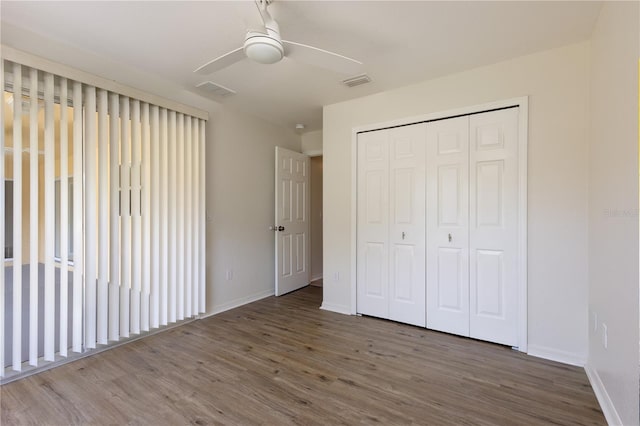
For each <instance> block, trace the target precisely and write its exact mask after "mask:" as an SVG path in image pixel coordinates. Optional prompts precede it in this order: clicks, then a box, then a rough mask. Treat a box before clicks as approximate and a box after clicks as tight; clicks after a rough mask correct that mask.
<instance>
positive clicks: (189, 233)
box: [184, 117, 193, 318]
mask: <svg viewBox="0 0 640 426" xmlns="http://www.w3.org/2000/svg"><path fill="white" fill-rule="evenodd" d="M184 127H185V138H184V145H185V147H184V157H185V159H184V166H185V181H184V183H185V185H184V193H185V202H184V208H185V219H184V222H185V231H184V235H185V249H184V259H185V261H184V269H185V279H184V282H185V285H184V287H185V295H184V298H185V299H184V316H185V317H187V318H188V317H190V316H191V315H192V313H191V302H192V300H193V295H192V294H191V290H192V286H191V280H192V274H191V265H192V262H191V256H192V253H191V247H192V245H191V240H192V238H193V229H192V227H191V217H192V215H191V210H192V204H191V202H192V201H191V188H192V187H193V186H192V182H191V177H192V176H193V175H192V173H191V168H192V165H191V145H192V137H193V135H192V129H193V126H192V119H191V117H186V120H185V124H184Z"/></svg>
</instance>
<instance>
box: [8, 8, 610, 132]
mask: <svg viewBox="0 0 640 426" xmlns="http://www.w3.org/2000/svg"><path fill="white" fill-rule="evenodd" d="M600 7H601V3H600V2H591V1H586V2H582V1H568V2H559V1H541V2H520V1H515V2H476V1H470V2H466V1H460V2H421V1H414V2H400V1H374V2H369V1H284V0H276V1H275V2H274V3H273V4H272V5H271V6H270V9H269V10H270V12H271V14H272V15H273V17H274V18H275V19H276V20H277V21H278V23H279V24H280V29H281V34H282V37H283V38H284V39H287V40H293V41H297V42H301V43H305V44H310V45H314V46H317V47H321V48H323V49H326V50H331V51H335V52H338V53H340V54H342V55H345V56H349V57H353V58H356V59H358V60H360V61H361V62H363V63H364V68H363V70H364V71H365V72H366V73H367V74H368V75H370V76H371V78H372V79H373V82H372V83H369V84H366V85H363V86H359V87H355V88H347V87H346V86H344V85H342V84H341V81H342V80H343V79H344V78H346V77H348V76H344V75H340V74H337V73H333V72H330V71H325V70H322V69H319V68H315V67H312V66H308V65H305V64H302V63H298V62H295V61H293V60H290V59H286V58H285V60H283V61H282V62H280V63H277V64H273V65H261V64H256V63H252V62H250V61H249V60H244V61H241V62H239V63H236V64H234V65H232V66H230V67H228V68H226V69H223V70H220V71H218V72H216V73H214V74H211V75H210V76H200V75H197V74H194V73H193V70H194V69H196V68H197V67H198V66H200V65H202V64H203V63H205V62H207V61H209V60H211V59H213V58H215V57H217V56H220V55H222V54H224V53H226V52H227V51H230V50H232V49H234V48H237V47H240V46H241V45H242V42H243V40H244V34H245V30H246V29H247V28H250V27H253V28H257V27H258V26H259V22H260V21H259V15H258V13H257V10H256V7H255V5H254V4H253V1H233V2H229V1H227V2H222V1H194V2H187V1H165V2H132V1H128V2H120V1H111V2H56V1H46V2H12V1H2V2H1V4H0V8H1V9H0V13H1V20H2V23H9V24H10V25H11V26H14V27H18V28H23V29H27V30H29V31H31V32H34V33H37V34H39V35H41V36H44V37H47V38H49V39H53V40H56V41H57V42H60V43H63V44H67V45H70V46H72V47H75V48H78V49H82V50H85V51H89V52H92V53H94V54H97V55H100V56H101V57H104V58H106V59H109V60H110V61H113V62H117V63H121V64H126V65H127V66H129V67H133V68H137V69H139V70H141V71H145V72H147V73H153V74H155V75H158V76H160V77H162V78H164V79H166V80H169V81H171V82H173V83H175V84H176V85H178V86H181V87H183V88H186V89H187V90H190V91H193V92H196V93H197V92H198V90H199V89H196V88H195V86H196V84H198V83H201V82H202V81H205V80H211V81H213V82H215V83H218V84H221V85H223V86H226V87H228V88H231V89H233V90H235V91H236V92H237V94H236V95H233V96H230V97H226V98H224V99H220V98H214V99H215V100H216V101H219V102H221V103H222V104H225V105H230V106H232V107H234V108H236V109H240V110H243V111H246V112H248V113H250V114H253V115H257V116H260V117H262V118H265V119H267V120H269V121H271V122H274V123H276V124H279V125H282V126H286V127H289V128H293V127H294V125H295V124H296V123H304V124H305V125H306V126H307V127H306V128H307V130H315V129H321V128H322V106H323V105H327V104H331V103H335V102H339V101H343V100H347V99H352V98H356V97H360V96H363V95H367V94H371V93H375V92H379V91H383V90H388V89H391V88H395V87H399V86H404V85H407V84H411V83H415V82H418V81H422V80H426V79H429V78H434V77H438V76H442V75H446V74H450V73H454V72H458V71H462V70H465V69H470V68H474V67H478V66H482V65H486V64H491V63H494V62H497V61H500V60H504V59H508V58H512V57H516V56H520V55H524V54H528V53H533V52H536V51H541V50H545V49H550V48H554V47H559V46H562V45H566V44H570V43H574V42H578V41H581V40H585V39H587V38H589V36H590V34H591V31H592V29H593V25H594V23H595V20H596V18H597V15H598V13H599V11H600ZM8 38H9V39H8ZM13 41H14V42H16V44H19V43H17V40H13ZM2 42H3V43H7V44H12V40H11V39H10V36H7V35H5V34H3V40H2ZM16 47H18V46H16ZM51 59H54V60H55V58H51ZM104 77H107V78H108V77H109V76H108V75H105V76H104Z"/></svg>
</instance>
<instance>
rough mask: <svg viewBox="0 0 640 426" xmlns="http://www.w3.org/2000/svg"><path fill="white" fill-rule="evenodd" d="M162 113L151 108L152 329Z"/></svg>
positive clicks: (156, 315) (156, 318)
mask: <svg viewBox="0 0 640 426" xmlns="http://www.w3.org/2000/svg"><path fill="white" fill-rule="evenodd" d="M159 141H160V113H159V110H158V107H157V106H156V105H153V106H151V146H152V147H153V149H151V165H150V166H151V210H150V215H151V250H152V251H151V289H150V295H151V309H150V310H151V315H150V316H151V327H152V328H158V327H159V326H160V292H159V289H160V285H159V284H160V216H159V214H160V150H159V149H158V144H159Z"/></svg>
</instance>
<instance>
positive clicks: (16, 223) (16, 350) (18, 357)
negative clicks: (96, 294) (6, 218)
mask: <svg viewBox="0 0 640 426" xmlns="http://www.w3.org/2000/svg"><path fill="white" fill-rule="evenodd" d="M13 87H14V90H13V101H14V102H13V359H12V363H13V369H14V370H15V371H20V370H21V369H22V94H21V93H20V90H21V88H22V66H21V65H20V64H13ZM16 88H17V89H16Z"/></svg>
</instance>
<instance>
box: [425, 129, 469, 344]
mask: <svg viewBox="0 0 640 426" xmlns="http://www.w3.org/2000/svg"><path fill="white" fill-rule="evenodd" d="M427 206H428V209H427V327H428V328H430V329H433V330H439V331H444V332H447V333H453V334H459V335H462V336H469V116H465V117H458V118H451V119H448V120H442V121H434V122H432V123H428V125H427Z"/></svg>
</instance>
